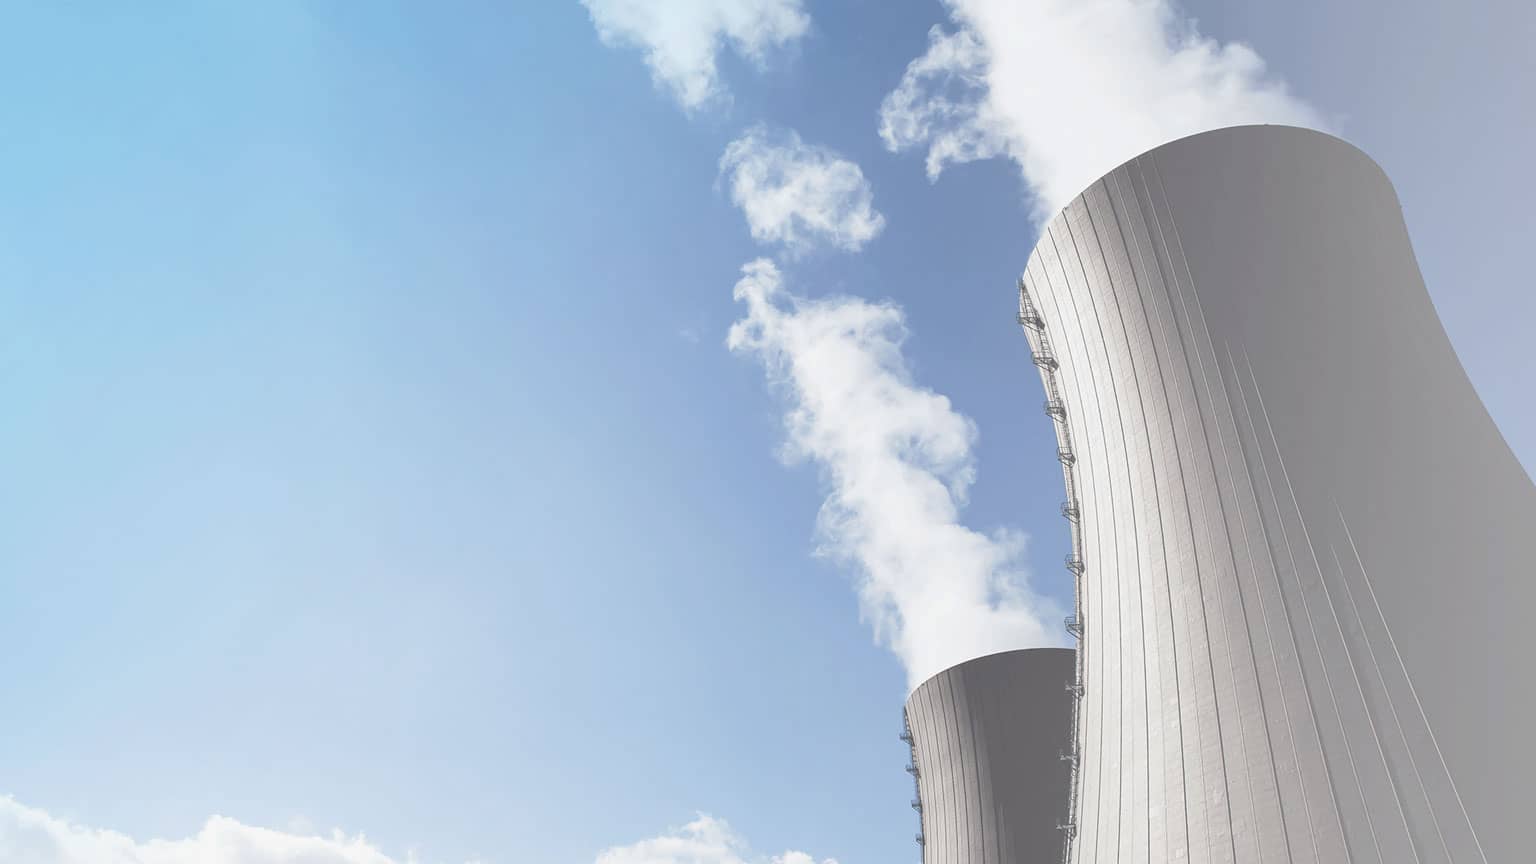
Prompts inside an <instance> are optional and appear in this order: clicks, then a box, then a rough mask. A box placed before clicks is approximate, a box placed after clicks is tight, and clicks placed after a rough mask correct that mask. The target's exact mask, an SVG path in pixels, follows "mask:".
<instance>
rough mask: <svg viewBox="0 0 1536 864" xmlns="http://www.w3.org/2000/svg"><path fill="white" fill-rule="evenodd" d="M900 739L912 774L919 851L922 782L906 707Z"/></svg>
mask: <svg viewBox="0 0 1536 864" xmlns="http://www.w3.org/2000/svg"><path fill="white" fill-rule="evenodd" d="M901 740H902V741H904V742H906V745H907V753H908V761H907V773H908V774H911V775H912V809H913V810H916V811H917V836H916V837H915V838H914V839H915V840H916V841H917V846H918V849H919V851H920V852H921V850H922V849H923V847H924V845H925V841H924V839H923V831H924V827H923V784H922V782H921V779H920V777H919V774H918V769H917V741H916V739H914V738H913V737H912V720H911V718H909V717H908V716H907V709H906V708H902V709H901Z"/></svg>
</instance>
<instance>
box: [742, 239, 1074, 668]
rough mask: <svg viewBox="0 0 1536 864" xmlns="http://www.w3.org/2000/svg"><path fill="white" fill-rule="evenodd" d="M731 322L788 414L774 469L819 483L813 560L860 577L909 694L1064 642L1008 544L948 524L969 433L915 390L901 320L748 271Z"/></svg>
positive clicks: (888, 308)
mask: <svg viewBox="0 0 1536 864" xmlns="http://www.w3.org/2000/svg"><path fill="white" fill-rule="evenodd" d="M735 298H736V300H737V301H738V302H740V303H742V304H744V305H745V306H746V315H745V317H743V318H741V319H740V320H738V321H737V322H736V323H735V324H734V325H733V326H732V327H731V330H730V335H729V338H728V340H727V344H728V345H729V347H730V349H731V350H732V351H734V352H736V353H739V354H743V355H746V356H749V357H752V358H754V359H756V360H757V361H758V362H760V363H761V364H762V365H763V367H764V369H765V370H766V372H767V374H768V379H769V381H770V384H771V385H772V386H773V387H774V388H775V389H776V390H777V391H779V392H780V393H781V394H782V396H783V398H784V400H785V402H786V403H787V410H786V414H785V418H784V424H785V430H786V433H787V436H786V437H787V440H786V443H785V448H784V453H783V456H784V458H785V460H786V461H787V462H790V463H795V462H801V461H810V462H813V463H815V464H816V465H817V466H818V467H819V468H820V469H821V472H822V475H823V477H824V478H825V481H826V486H827V499H826V501H825V503H824V504H823V505H822V508H821V512H820V514H819V516H818V520H817V521H818V526H817V527H818V533H819V536H820V547H819V550H818V551H819V552H820V553H821V554H824V555H826V556H827V557H829V558H832V559H834V560H837V561H839V562H842V563H844V564H847V565H851V566H852V568H853V569H854V570H855V571H856V572H858V573H859V575H860V579H859V585H858V591H859V598H860V601H861V608H862V611H863V614H864V616H865V618H866V619H867V620H868V621H869V622H870V623H871V624H872V625H873V627H874V630H875V635H876V638H877V639H878V640H879V641H880V642H881V643H882V644H884V645H886V646H888V647H889V648H890V649H891V650H892V651H893V652H894V653H895V654H896V655H897V656H898V657H899V658H900V659H901V661H902V663H903V664H904V665H905V667H906V670H907V680H908V685H909V686H910V687H913V688H915V687H916V686H917V685H918V684H920V683H922V682H923V681H924V680H925V679H927V678H928V677H929V676H931V675H933V674H935V673H938V672H940V671H943V670H944V669H946V668H948V667H949V666H952V665H954V664H956V663H960V662H963V661H965V660H969V659H971V658H974V657H979V656H982V655H985V654H990V653H994V652H996V651H1004V650H1010V649H1016V648H1031V647H1044V646H1054V645H1059V644H1061V643H1062V639H1061V638H1058V637H1057V636H1056V635H1055V633H1056V631H1057V630H1058V629H1059V628H1057V627H1050V626H1048V625H1047V624H1046V622H1047V621H1050V620H1056V615H1058V614H1059V610H1056V609H1055V607H1054V606H1053V605H1052V604H1050V603H1049V602H1048V601H1047V600H1045V599H1044V598H1042V597H1040V596H1039V595H1037V594H1036V593H1034V592H1033V591H1032V590H1031V588H1030V586H1029V584H1028V579H1027V576H1026V573H1025V570H1024V566H1023V563H1022V555H1023V549H1024V537H1023V535H1021V534H1019V533H1017V532H1011V531H1000V532H997V533H994V534H992V535H990V536H989V535H985V534H981V533H978V532H977V531H974V530H972V529H970V528H968V527H966V526H965V525H964V524H962V523H961V521H960V510H961V509H962V508H963V506H964V505H965V502H966V496H967V493H968V491H969V489H970V486H971V483H972V481H973V480H974V477H975V464H974V459H973V456H972V448H973V447H974V445H975V442H976V428H975V424H973V423H972V422H971V420H970V419H969V418H967V417H966V416H964V415H963V414H961V413H959V412H958V411H956V410H955V409H954V406H952V405H951V404H950V401H949V399H947V398H946V397H944V396H942V395H940V394H938V393H935V392H933V391H932V390H929V389H927V388H924V387H922V386H920V385H918V384H916V383H915V382H914V381H913V380H912V376H911V374H910V372H909V371H908V369H907V365H906V361H905V360H904V358H903V356H902V343H903V341H904V340H905V338H906V335H907V328H906V321H905V316H904V315H903V313H902V311H901V309H900V308H899V307H897V306H895V305H894V304H891V303H872V302H869V301H866V300H863V299H860V298H857V297H846V296H845V297H828V298H821V299H815V300H812V299H807V298H806V297H803V296H798V295H796V294H793V293H791V292H789V291H788V290H786V289H785V287H784V281H783V276H782V274H781V273H780V271H779V268H778V267H777V266H776V265H775V264H774V263H773V262H772V261H769V260H768V259H765V258H759V259H757V260H755V261H752V262H750V263H748V264H747V265H746V266H744V267H743V268H742V278H741V280H740V281H739V282H737V283H736V288H735Z"/></svg>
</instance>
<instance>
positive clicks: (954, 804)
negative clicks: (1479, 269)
mask: <svg viewBox="0 0 1536 864" xmlns="http://www.w3.org/2000/svg"><path fill="white" fill-rule="evenodd" d="M1465 218H1467V219H1472V220H1476V219H1477V218H1479V216H1478V214H1477V213H1475V212H1474V213H1467V214H1465ZM1447 287H1451V286H1447ZM1019 303H1020V315H1019V317H1020V322H1021V323H1022V324H1023V327H1024V332H1025V334H1026V335H1027V337H1028V339H1029V344H1030V348H1031V349H1032V352H1033V356H1034V362H1035V365H1036V366H1038V367H1039V372H1040V377H1041V380H1042V382H1043V384H1044V390H1045V399H1046V401H1045V410H1046V413H1047V414H1049V415H1050V417H1051V418H1052V421H1053V423H1054V424H1055V427H1056V431H1057V440H1058V448H1057V449H1058V451H1059V454H1058V455H1059V457H1060V459H1061V462H1062V464H1063V467H1064V469H1065V471H1064V474H1065V477H1066V481H1067V482H1066V486H1067V500H1066V502H1065V504H1064V505H1063V507H1062V511H1063V514H1064V515H1066V516H1067V518H1068V520H1069V521H1070V524H1071V527H1072V531H1073V535H1074V549H1075V550H1076V551H1074V553H1073V555H1072V556H1071V557H1070V558H1069V562H1068V569H1069V570H1070V571H1071V573H1072V574H1073V577H1074V579H1075V580H1076V585H1077V608H1076V612H1075V614H1074V616H1073V618H1072V619H1071V621H1070V622H1069V629H1070V630H1071V631H1072V632H1073V634H1074V635H1076V636H1078V638H1079V648H1080V650H1079V652H1078V656H1079V662H1080V664H1081V668H1080V684H1081V688H1080V689H1079V690H1077V693H1080V694H1081V695H1078V696H1075V697H1074V701H1076V702H1077V706H1076V709H1075V711H1071V712H1068V711H1066V710H1065V709H1063V708H1061V707H1059V706H1056V705H1055V704H1054V702H1053V701H1052V700H1053V699H1054V698H1055V697H1054V694H1055V690H1053V689H1052V688H1056V689H1059V685H1055V684H1052V685H1050V686H1046V685H1045V684H1040V683H1038V682H1037V681H1036V680H1035V679H1033V678H1030V676H1029V675H1028V674H1026V673H1025V672H1023V671H1020V672H1018V673H1013V672H1009V673H1008V674H1017V675H1019V676H1020V677H1019V678H1018V679H1017V680H1015V679H1008V680H1001V679H999V680H994V677H993V676H994V674H995V675H997V676H1002V675H1003V674H1004V672H1003V669H1004V664H1005V662H1006V661H1004V660H999V659H997V658H987V659H986V660H983V661H976V663H988V664H994V665H986V666H974V665H973V664H965V665H963V666H961V667H958V668H957V669H954V670H950V672H946V673H943V674H942V675H940V676H939V677H938V678H936V679H934V680H933V681H930V682H928V683H927V684H925V685H923V687H922V688H919V689H918V691H917V692H916V693H914V695H913V702H912V703H911V704H910V705H909V709H908V716H909V719H910V720H911V722H912V729H913V733H914V740H915V742H916V744H915V749H916V752H917V757H918V768H919V771H920V773H919V775H918V776H919V786H920V788H921V791H922V796H921V797H922V805H923V808H924V809H923V824H924V829H923V831H924V836H925V837H926V838H927V847H926V849H925V853H924V860H925V862H927V864H950V862H991V861H999V862H1035V861H1041V862H1044V861H1056V860H1060V856H1061V844H1062V840H1063V838H1065V840H1066V844H1067V851H1068V857H1069V860H1070V861H1072V862H1078V864H1107V862H1117V864H1118V862H1191V864H1218V862H1220V864H1226V862H1242V864H1249V862H1252V864H1260V862H1263V864H1280V862H1371V864H1431V862H1447V861H1455V862H1485V861H1486V862H1495V864H1499V862H1511V864H1513V862H1524V861H1533V860H1536V851H1533V849H1536V845H1533V843H1532V841H1531V840H1530V839H1529V836H1530V833H1531V828H1530V826H1529V825H1527V824H1526V820H1528V819H1530V818H1531V815H1530V814H1531V813H1532V811H1533V810H1536V806H1533V805H1536V794H1533V792H1532V788H1533V784H1532V777H1533V776H1536V734H1533V733H1532V731H1531V727H1532V725H1533V722H1536V717H1533V711H1532V708H1533V703H1536V697H1533V695H1532V694H1533V690H1536V688H1533V686H1532V685H1533V680H1532V675H1531V672H1530V667H1529V665H1528V664H1529V663H1530V662H1531V661H1532V658H1536V626H1533V624H1532V623H1531V621H1530V616H1531V614H1532V612H1533V610H1536V602H1533V601H1536V596H1533V594H1536V487H1533V486H1532V484H1531V481H1530V479H1529V478H1528V477H1527V476H1526V474H1525V473H1524V471H1523V470H1522V469H1521V467H1520V465H1519V463H1518V462H1517V461H1516V459H1515V457H1514V455H1513V454H1512V453H1511V451H1510V449H1509V447H1508V446H1507V445H1506V444H1505V442H1504V440H1503V438H1502V437H1501V436H1500V434H1499V431H1498V429H1497V428H1496V427H1495V426H1494V424H1493V422H1492V420H1491V419H1490V418H1489V416H1488V413H1487V411H1486V410H1484V408H1483V405H1482V403H1481V401H1480V400H1479V399H1478V396H1477V394H1476V393H1475V391H1474V390H1473V388H1472V385H1471V383H1470V382H1469V381H1468V379H1467V376H1466V374H1465V373H1464V372H1463V370H1462V367H1461V364H1460V363H1459V362H1458V361H1457V358H1456V355H1455V353H1454V352H1453V351H1452V349H1451V345H1450V342H1449V341H1448V340H1447V338H1446V334H1445V332H1444V330H1443V329H1442V327H1441V324H1440V321H1439V319H1438V317H1437V316H1436V314H1435V310H1434V307H1433V306H1432V304H1431V303H1430V299H1429V295H1428V293H1427V292H1426V290H1425V287H1424V283H1423V280H1422V278H1421V277H1420V275H1419V271H1418V267H1417V265H1416V263H1415V261H1414V256H1413V250H1412V248H1411V247H1410V245H1409V240H1408V233H1407V230H1406V227H1405V225H1404V222H1403V216H1402V213H1401V210H1400V206H1399V204H1398V201H1397V198H1396V196H1395V194H1394V193H1393V190H1392V186H1391V184H1390V183H1389V182H1388V180H1387V178H1386V176H1385V175H1384V174H1383V173H1382V171H1381V170H1380V169H1379V168H1377V166H1376V165H1375V164H1374V163H1373V162H1372V161H1371V160H1370V159H1368V158H1367V157H1366V156H1365V155H1363V154H1362V153H1360V152H1359V151H1358V150H1356V149H1355V148H1353V147H1351V146H1350V145H1348V144H1345V143H1344V142H1342V141H1339V140H1337V139H1335V138H1332V137H1329V136H1326V135H1322V134H1319V133H1316V132H1309V131H1303V130H1299V129H1293V128H1286V127H1273V126H1250V127H1240V128H1233V129H1224V130H1220V131H1216V132H1209V133H1206V134H1202V135H1196V136H1194V137H1191V138H1185V139H1183V140H1180V141H1176V142H1173V143H1171V144H1167V145H1165V146H1162V147H1159V148H1157V149H1155V150H1153V151H1151V152H1149V153H1146V154H1144V155H1142V156H1139V157H1137V158H1136V159H1133V160H1132V161H1130V162H1127V163H1126V164H1124V165H1122V166H1120V167H1119V168H1117V169H1115V170H1114V171H1113V172H1111V173H1109V174H1108V175H1106V176H1105V177H1103V178H1102V179H1101V180H1099V181H1098V182H1097V183H1095V184H1093V186H1091V187H1090V188H1089V189H1087V190H1086V191H1084V192H1083V194H1082V195H1081V196H1079V197H1078V198H1077V199H1076V200H1074V201H1072V202H1071V204H1070V205H1069V206H1067V207H1066V209H1065V210H1063V211H1062V212H1061V213H1060V214H1059V215H1058V216H1057V217H1056V218H1055V220H1054V221H1052V222H1051V223H1050V224H1049V225H1048V226H1047V227H1046V228H1045V230H1044V232H1043V233H1042V235H1041V237H1040V239H1039V242H1038V245H1037V246H1036V247H1035V250H1034V253H1033V254H1032V255H1031V256H1030V259H1029V263H1028V267H1027V269H1026V271H1025V273H1024V276H1023V278H1022V279H1021V282H1020V296H1019ZM1003 656H1004V657H1005V658H1006V657H1008V656H1011V655H1003ZM1066 656H1067V655H1060V657H1061V658H1063V659H1057V660H1053V661H1052V662H1053V664H1054V665H1051V666H1050V668H1049V669H1046V668H1044V667H1039V668H1038V675H1039V678H1040V680H1041V681H1043V680H1044V679H1046V678H1051V677H1053V676H1054V678H1055V679H1060V678H1062V677H1063V676H1064V675H1066V674H1067V673H1066V671H1065V665H1064V664H1067V663H1068V662H1069V661H1068V660H1066V659H1064V658H1065V657H1066ZM994 670H996V672H995V673H994ZM1048 691H1049V692H1048ZM1034 694H1039V696H1038V698H1039V699H1040V700H1042V701H1041V702H1039V703H1033V702H1031V701H1030V700H1032V699H1035V698H1037V697H1036V696H1035V695H1034ZM1069 695H1070V694H1069ZM1010 712H1014V713H1010ZM1037 712H1038V713H1037ZM1067 716H1075V717H1076V722H1075V724H1072V723H1070V721H1069V725H1071V726H1072V727H1073V729H1072V735H1071V736H1070V737H1072V738H1073V743H1072V744H1071V745H1069V746H1070V747H1071V748H1072V750H1071V752H1072V753H1074V754H1075V756H1076V759H1075V762H1074V761H1070V760H1069V761H1067V762H1062V763H1056V764H1059V765H1066V766H1068V767H1069V768H1070V769H1071V770H1072V773H1073V774H1075V778H1074V779H1073V781H1072V782H1071V783H1070V784H1069V785H1068V786H1066V789H1067V791H1066V793H1065V799H1066V800H1065V802H1064V804H1063V805H1062V806H1057V807H1052V806H1048V805H1049V802H1045V801H1043V800H1037V798H1036V797H1031V796H1034V795H1035V792H1036V791H1037V790H1036V788H1035V787H1031V786H1030V784H1031V783H1032V782H1033V781H1034V780H1035V779H1038V778H1037V777H1036V776H1033V775H1030V774H1029V773H1028V772H1031V771H1048V770H1058V769H1056V768H1055V766H1054V765H1051V766H1047V763H1048V762H1049V761H1050V759H1048V758H1047V754H1048V755H1049V756H1050V757H1051V758H1054V757H1055V749H1056V745H1055V743H1054V742H1055V737H1053V732H1052V726H1051V724H1052V723H1055V722H1058V721H1059V718H1062V717H1067ZM1053 718H1054V719H1053ZM945 724H948V725H945ZM1036 735H1039V736H1040V740H1039V741H1033V740H1032V738H1033V736H1036ZM1047 741H1049V742H1050V743H1047ZM967 748H969V749H967ZM930 754H931V755H930ZM1074 766H1075V767H1074ZM967 771H969V772H972V774H974V777H972V776H970V775H967V774H966V772H967ZM1042 776H1043V775H1042ZM1056 782H1057V781H1056V780H1055V779H1054V778H1045V779H1042V780H1040V783H1041V785H1040V786H1039V787H1038V788H1039V789H1044V788H1047V787H1052V788H1054V784H1056ZM999 790H1012V791H1006V792H1005V791H999ZM989 794H990V795H991V797H988V796H989ZM1010 795H1017V796H1019V797H1017V798H1013V797H1009V796H1010ZM1014 800H1018V801H1020V802H1026V803H1025V804H1023V805H1021V806H1029V807H1038V808H1040V809H1039V811H1038V812H1033V813H1030V814H1027V815H1024V814H1023V813H1022V810H1016V809H1013V807H1014V805H1013V804H1012V803H1011V802H1013V801H1014ZM999 802H1003V803H999ZM1028 802H1034V803H1028ZM1058 814H1070V815H1063V816H1060V817H1059V818H1061V819H1062V821H1063V824H1064V828H1063V831H1062V832H1061V833H1059V834H1058V835H1057V838H1056V840H1055V845H1054V849H1055V852H1054V853H1053V854H1052V855H1049V856H1047V855H1046V852H1045V849H1044V847H1043V846H1041V847H1038V848H1037V847H1034V846H1027V844H1029V843H1032V842H1033V841H1034V836H1035V835H1034V834H1033V833H1032V832H1033V831H1035V830H1036V828H1037V827H1038V826H1039V825H1043V824H1044V823H1045V822H1047V821H1052V820H1056V819H1058ZM1015 826H1020V827H1017V828H1016V827H1015ZM1021 844H1024V845H1021ZM1026 846H1027V848H1028V850H1029V851H1027V852H1026V851H1025V850H1026Z"/></svg>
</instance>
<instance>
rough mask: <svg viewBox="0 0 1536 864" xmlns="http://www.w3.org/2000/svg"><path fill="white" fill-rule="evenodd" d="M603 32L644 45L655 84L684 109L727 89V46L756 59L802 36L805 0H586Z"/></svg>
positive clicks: (608, 38)
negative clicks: (723, 71) (723, 56)
mask: <svg viewBox="0 0 1536 864" xmlns="http://www.w3.org/2000/svg"><path fill="white" fill-rule="evenodd" d="M582 5H583V6H586V7H587V12H588V13H589V14H590V15H591V16H592V23H593V25H594V26H596V27H597V33H598V36H599V37H600V38H601V39H602V40H603V41H604V42H605V43H607V44H609V45H625V46H633V47H636V48H639V49H640V50H641V51H643V52H644V53H645V62H646V65H647V66H649V67H650V69H651V77H652V78H653V79H655V81H656V83H657V85H658V86H660V87H663V88H665V89H666V90H667V91H669V92H670V93H671V94H672V95H673V97H675V98H676V99H677V101H678V103H679V104H680V105H682V106H683V107H684V108H685V109H688V110H690V111H691V110H695V109H698V108H701V107H703V106H704V105H706V104H708V103H710V102H711V101H716V100H719V99H721V98H723V97H724V96H725V95H726V91H725V88H724V86H723V85H722V84H721V83H720V73H719V70H718V68H717V67H716V62H715V59H716V55H717V54H718V53H719V51H720V49H721V48H722V47H723V46H727V45H728V46H730V47H731V48H732V49H734V50H735V51H736V53H737V54H740V55H741V56H742V57H745V58H747V59H748V60H751V61H753V62H756V63H762V62H763V60H764V58H765V57H766V56H767V54H768V52H769V51H770V50H772V49H775V48H780V47H783V46H785V45H788V44H790V43H792V42H794V41H795V40H797V39H799V38H800V37H802V36H804V35H805V33H806V31H807V30H808V29H809V28H810V23H811V19H810V17H809V16H808V15H806V14H805V10H804V8H803V6H802V3H801V0H664V2H656V0H582Z"/></svg>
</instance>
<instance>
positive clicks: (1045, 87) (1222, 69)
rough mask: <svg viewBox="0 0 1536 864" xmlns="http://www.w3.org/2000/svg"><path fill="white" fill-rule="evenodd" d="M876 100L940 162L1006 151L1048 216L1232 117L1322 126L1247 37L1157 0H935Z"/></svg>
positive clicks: (890, 125)
mask: <svg viewBox="0 0 1536 864" xmlns="http://www.w3.org/2000/svg"><path fill="white" fill-rule="evenodd" d="M946 2H947V5H948V6H949V8H950V12H951V15H952V17H953V19H954V22H955V24H956V29H955V30H953V31H952V32H947V33H946V32H945V31H944V29H943V28H940V27H935V28H934V29H933V30H932V32H931V33H930V34H929V45H928V51H927V53H925V54H924V55H923V56H922V57H919V58H918V59H916V60H914V61H912V63H911V65H910V66H908V67H907V70H906V74H905V75H904V76H903V77H902V80H901V83H900V84H899V85H898V86H897V87H896V89H895V90H894V91H893V92H891V93H890V94H889V95H888V96H887V97H886V99H885V101H884V103H883V104H882V106H881V109H880V135H881V137H882V138H883V139H884V140H885V143H886V145H887V147H889V148H890V149H891V150H895V151H899V150H906V149H914V148H923V147H926V148H927V168H928V174H929V176H930V178H935V177H937V176H938V175H939V173H940V172H941V171H942V170H943V169H944V166H946V165H948V164H952V163H957V162H966V161H970V160H973V159H985V158H989V157H992V156H1003V155H1005V156H1008V157H1010V158H1012V159H1013V160H1014V161H1015V162H1016V163H1018V166H1019V168H1020V170H1021V172H1022V173H1023V176H1024V180H1025V182H1026V183H1027V184H1028V186H1029V188H1030V190H1031V192H1032V193H1033V195H1034V196H1035V203H1036V207H1037V214H1038V215H1039V216H1041V217H1048V216H1050V215H1052V214H1054V213H1055V212H1056V210H1057V209H1059V208H1060V207H1061V206H1063V205H1064V204H1066V202H1068V201H1070V200H1071V198H1072V196H1074V195H1076V194H1077V193H1079V192H1081V191H1082V189H1083V188H1084V187H1086V186H1087V184H1089V183H1092V182H1093V181H1094V180H1095V179H1097V178H1098V177H1099V176H1101V175H1103V174H1104V173H1105V172H1107V171H1109V170H1110V169H1112V168H1114V167H1115V166H1116V165H1118V164H1120V163H1121V162H1124V161H1125V160H1127V159H1129V158H1131V157H1133V156H1135V155H1137V154H1138V153H1141V152H1143V151H1145V150H1149V149H1151V148H1153V147H1156V146H1157V145H1159V144H1163V143H1166V142H1168V141H1171V140H1173V139H1176V138H1180V137H1183V136H1185V135H1191V134H1194V133H1197V132H1203V131H1206V130H1209V129H1215V128H1219V127H1222V126H1232V125H1238V124H1245V123H1279V124H1289V125H1297V126H1310V127H1313V128H1323V127H1324V126H1325V125H1326V124H1324V122H1323V119H1322V118H1321V117H1320V115H1319V114H1318V112H1317V111H1315V110H1314V109H1313V108H1311V107H1310V106H1308V105H1307V104H1306V103H1305V102H1303V101H1301V100H1300V99H1298V98H1296V97H1294V96H1292V95H1291V94H1290V92H1289V91H1288V90H1287V89H1286V86H1285V84H1284V83H1283V82H1282V81H1280V80H1279V79H1278V78H1276V77H1274V76H1272V75H1270V74H1269V72H1268V70H1267V69H1266V68H1265V65H1264V60H1263V58H1261V57H1260V56H1259V55H1258V53H1257V52H1255V51H1254V50H1253V49H1252V48H1250V47H1249V46H1247V45H1245V44H1242V43H1238V42H1229V43H1220V42H1217V41H1215V40H1213V39H1210V38H1208V37H1205V36H1202V35H1201V34H1200V32H1199V31H1198V29H1197V28H1196V26H1195V24H1194V22H1193V21H1190V20H1188V19H1186V18H1184V17H1182V16H1181V15H1180V14H1179V13H1178V11H1177V10H1176V8H1175V6H1174V4H1173V3H1172V2H1169V0H946Z"/></svg>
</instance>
